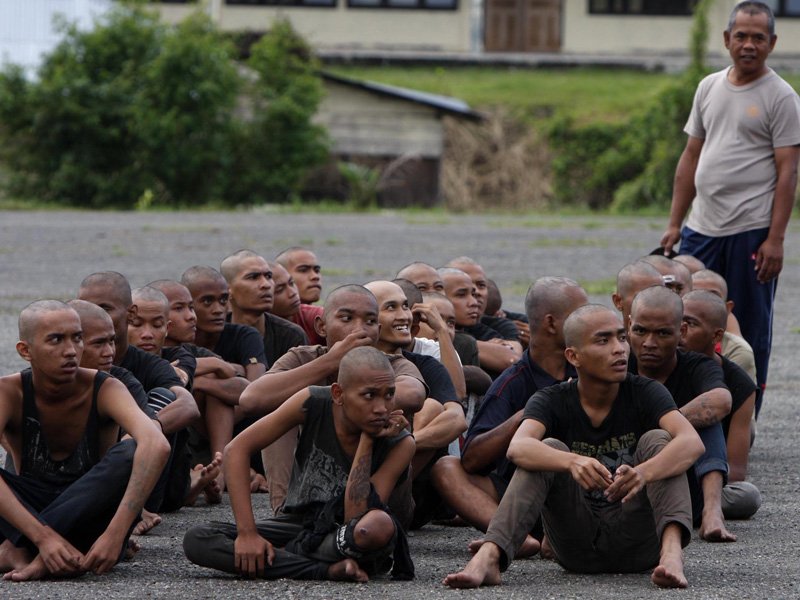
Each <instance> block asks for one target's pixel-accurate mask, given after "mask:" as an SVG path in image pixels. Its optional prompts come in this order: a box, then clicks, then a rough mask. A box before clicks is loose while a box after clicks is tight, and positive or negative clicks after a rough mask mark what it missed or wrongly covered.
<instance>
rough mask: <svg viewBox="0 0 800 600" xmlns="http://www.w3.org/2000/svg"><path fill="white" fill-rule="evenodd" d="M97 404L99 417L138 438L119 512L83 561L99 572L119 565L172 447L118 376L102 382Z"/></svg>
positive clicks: (89, 567) (84, 567) (86, 565)
mask: <svg viewBox="0 0 800 600" xmlns="http://www.w3.org/2000/svg"><path fill="white" fill-rule="evenodd" d="M97 407H98V414H99V417H100V419H110V420H111V421H114V422H115V423H117V424H118V425H119V426H120V427H121V428H122V429H124V430H125V431H127V432H128V433H129V434H130V436H131V437H132V438H133V439H134V440H135V441H136V451H135V453H134V455H133V467H132V469H131V473H130V477H129V478H128V487H127V488H126V489H125V494H124V495H123V496H122V500H121V501H120V503H119V507H118V508H117V512H116V513H115V514H114V517H113V518H112V519H111V522H110V523H109V524H108V527H107V528H106V530H105V531H104V532H103V534H102V535H101V536H100V537H99V538H97V541H96V542H95V543H94V544H93V545H92V547H91V549H90V550H89V552H88V553H87V554H86V556H85V557H84V558H83V560H82V562H81V567H82V568H83V569H85V570H87V571H94V572H95V573H97V574H100V573H105V572H106V571H109V570H110V569H111V568H112V567H113V566H114V565H115V564H116V562H117V559H118V558H119V555H120V552H121V551H122V544H123V543H124V541H125V538H126V536H127V534H128V531H129V530H130V528H131V525H133V521H134V520H135V519H136V517H137V516H138V515H139V512H140V511H141V510H142V506H144V503H145V500H147V498H148V497H149V496H150V492H151V491H152V490H153V487H154V486H155V485H156V482H157V481H158V478H159V477H160V476H161V471H162V469H163V468H164V465H165V464H166V462H167V457H168V456H169V452H170V448H169V443H167V440H166V438H164V436H163V435H162V433H161V431H160V430H159V428H158V425H156V424H155V423H153V421H152V420H150V419H149V418H148V417H147V416H146V415H145V414H144V413H143V412H142V411H141V409H139V407H138V406H137V405H136V402H135V401H134V399H133V398H132V397H131V395H130V394H129V393H128V390H127V389H126V388H125V386H124V385H123V384H122V383H120V382H119V381H117V380H116V379H111V378H109V379H107V380H106V381H104V382H103V385H102V386H101V387H100V391H99V393H98V396H97ZM123 443H124V442H123ZM128 443H130V442H128ZM120 475H123V474H120Z"/></svg>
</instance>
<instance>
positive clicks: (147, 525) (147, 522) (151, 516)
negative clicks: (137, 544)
mask: <svg viewBox="0 0 800 600" xmlns="http://www.w3.org/2000/svg"><path fill="white" fill-rule="evenodd" d="M160 524H161V517H160V516H158V515H157V514H156V513H151V512H150V511H149V510H145V509H142V520H141V521H139V522H138V523H137V524H136V527H134V528H133V533H132V534H133V535H144V534H146V533H147V532H148V531H150V530H151V529H153V527H155V526H156V525H160Z"/></svg>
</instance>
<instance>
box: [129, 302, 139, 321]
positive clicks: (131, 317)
mask: <svg viewBox="0 0 800 600" xmlns="http://www.w3.org/2000/svg"><path fill="white" fill-rule="evenodd" d="M137 311H138V307H137V306H136V305H135V304H131V305H130V306H129V307H128V310H127V319H128V325H130V324H131V323H132V322H133V320H134V319H135V318H136V312H137Z"/></svg>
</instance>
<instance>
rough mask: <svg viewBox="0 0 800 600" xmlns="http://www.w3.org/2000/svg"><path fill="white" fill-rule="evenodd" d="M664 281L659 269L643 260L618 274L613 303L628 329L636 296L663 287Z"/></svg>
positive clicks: (612, 296) (612, 297)
mask: <svg viewBox="0 0 800 600" xmlns="http://www.w3.org/2000/svg"><path fill="white" fill-rule="evenodd" d="M663 285H664V280H663V279H662V277H661V273H659V271H658V269H656V268H655V267H654V266H653V265H651V264H650V263H647V262H644V261H642V260H637V261H635V262H632V263H629V264H627V265H625V266H624V267H622V268H621V269H620V270H619V273H617V291H616V292H614V293H613V294H611V301H612V302H613V303H614V306H615V307H616V308H617V310H618V311H619V312H620V313H622V322H623V323H624V325H625V329H626V330H627V329H628V326H629V325H630V321H631V305H632V304H633V299H634V298H635V297H636V294H638V293H639V292H641V291H642V290H644V289H646V288H649V287H653V286H663Z"/></svg>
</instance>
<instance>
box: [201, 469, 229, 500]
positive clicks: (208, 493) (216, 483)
mask: <svg viewBox="0 0 800 600" xmlns="http://www.w3.org/2000/svg"><path fill="white" fill-rule="evenodd" d="M220 482H222V483H220ZM224 485H225V483H224V480H223V479H222V473H220V475H219V477H217V478H216V479H212V480H211V481H209V482H208V485H207V486H206V487H205V489H203V495H204V496H205V497H206V503H208V504H219V503H220V502H222V490H223V486H224Z"/></svg>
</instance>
